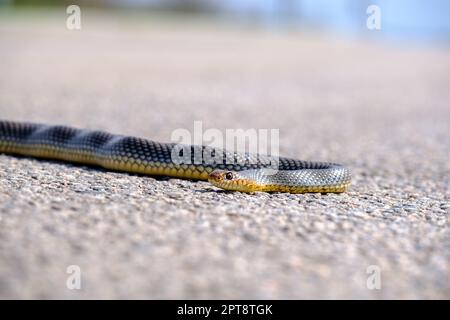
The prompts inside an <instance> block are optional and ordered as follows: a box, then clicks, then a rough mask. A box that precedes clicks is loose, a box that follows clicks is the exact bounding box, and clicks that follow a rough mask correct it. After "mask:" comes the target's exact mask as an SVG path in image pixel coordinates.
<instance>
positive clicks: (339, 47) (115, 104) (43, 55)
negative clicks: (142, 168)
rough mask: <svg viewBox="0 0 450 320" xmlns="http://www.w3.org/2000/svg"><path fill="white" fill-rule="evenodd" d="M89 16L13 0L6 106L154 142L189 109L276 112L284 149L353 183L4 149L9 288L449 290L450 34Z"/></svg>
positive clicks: (4, 20) (268, 117)
mask: <svg viewBox="0 0 450 320" xmlns="http://www.w3.org/2000/svg"><path fill="white" fill-rule="evenodd" d="M82 23H83V24H82V30H81V31H68V30H67V29H66V28H65V14H64V12H62V13H59V14H54V15H51V16H33V15H28V14H19V15H15V14H13V15H9V14H5V13H2V17H1V19H0V43H1V45H0V70H1V71H0V118H1V119H9V120H17V121H33V122H44V123H51V124H65V125H71V126H76V127H82V128H92V129H103V130H108V131H111V132H114V133H123V134H132V135H137V136H142V137H147V138H151V139H154V140H160V141H169V140H170V136H171V133H172V132H173V131H174V130H175V129H177V128H186V129H189V130H192V128H193V122H194V120H201V121H203V126H204V128H205V129H206V128H219V129H225V128H244V129H246V128H257V129H258V128H279V129H280V149H281V154H282V155H286V156H292V157H296V158H301V159H308V160H324V161H335V162H341V163H344V164H347V165H348V166H350V168H351V169H352V172H353V175H354V183H353V185H352V187H351V189H350V191H349V192H348V193H345V194H341V195H333V194H327V195H321V194H304V195H290V194H266V193H257V194H253V195H249V194H242V193H227V192H221V191H219V190H218V189H216V188H214V187H212V186H210V185H209V184H208V183H206V182H192V181H184V180H178V179H154V178H152V177H144V176H138V175H130V174H121V173H116V172H107V171H104V170H96V169H93V168H87V167H83V166H76V165H71V164H64V163H60V162H52V161H41V160H35V159H29V158H18V157H12V156H7V155H0V297H1V298H7V299H9V298H49V299H53V298H63V299H72V298H73V299H78V298H88V299H90V298H191V299H196V298H256V299H260V298H286V299H297V298H327V299H328V298H359V299H388V298H399V299H405V298H426V299H428V298H438V299H448V298H450V281H449V280H450V279H449V275H450V270H449V259H450V241H449V235H450V234H449V213H450V204H449V202H450V192H449V191H450V190H449V177H450V161H449V159H450V127H449V123H450V106H449V101H450V91H449V90H448V88H449V84H450V55H449V50H448V49H446V48H442V47H441V48H427V47H423V46H420V45H411V44H401V43H381V42H378V41H371V40H367V39H366V40H360V41H357V40H348V39H347V40H345V39H340V38H327V37H325V36H323V35H320V34H304V33H300V32H289V33H285V34H283V33H280V32H270V31H267V30H259V29H257V28H238V27H237V26H230V27H227V26H223V25H222V26H215V25H213V24H208V23H206V24H205V25H203V24H201V23H199V22H195V23H192V22H188V21H184V22H178V23H175V22H173V23H172V22H164V21H162V20H157V21H154V20H152V19H147V20H144V19H140V18H135V19H128V18H126V19H121V18H119V17H117V16H113V15H111V16H105V15H102V16H96V15H92V14H89V13H85V14H83V21H82ZM70 265H77V266H79V267H80V268H81V290H69V289H67V287H66V280H67V277H68V276H69V275H68V274H67V273H66V270H67V267H68V266H70ZM369 266H377V267H379V269H380V271H381V288H380V289H379V290H370V289H369V288H368V287H367V279H368V276H370V274H368V273H367V268H368V267H369Z"/></svg>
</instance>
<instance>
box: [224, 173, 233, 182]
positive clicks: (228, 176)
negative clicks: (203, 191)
mask: <svg viewBox="0 0 450 320" xmlns="http://www.w3.org/2000/svg"><path fill="white" fill-rule="evenodd" d="M225 179H227V180H233V173H232V172H227V173H226V174H225Z"/></svg>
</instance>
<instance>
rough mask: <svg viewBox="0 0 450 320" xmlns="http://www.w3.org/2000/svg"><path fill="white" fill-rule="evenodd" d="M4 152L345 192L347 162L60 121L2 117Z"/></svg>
mask: <svg viewBox="0 0 450 320" xmlns="http://www.w3.org/2000/svg"><path fill="white" fill-rule="evenodd" d="M0 153H3V154H7V155H19V156H25V157H34V158H40V159H51V160H59V161H65V162H71V163H76V164H82V165H87V166H97V167H102V168H104V169H107V170H112V171H120V172H128V173H136V174H142V175H151V176H167V177H174V178H182V179H190V180H205V181H209V182H210V183H211V184H212V185H214V186H216V187H218V188H221V189H224V190H231V191H240V192H245V193H254V192H258V191H260V192H287V193H306V192H314V193H316V192H320V193H341V192H345V191H346V190H347V189H348V187H349V185H350V183H351V174H350V171H349V169H348V168H347V167H345V166H343V165H340V164H336V163H329V162H316V161H303V160H296V159H291V158H285V157H273V156H272V157H271V156H268V155H260V154H255V153H247V152H241V153H240V152H236V151H230V150H229V151H227V150H225V149H221V148H214V147H212V146H205V145H182V144H178V143H161V142H156V141H152V140H148V139H143V138H139V137H133V136H126V135H117V134H111V133H108V132H104V131H98V130H86V129H77V128H73V127H68V126H61V125H46V124H36V123H28V122H14V121H3V120H0Z"/></svg>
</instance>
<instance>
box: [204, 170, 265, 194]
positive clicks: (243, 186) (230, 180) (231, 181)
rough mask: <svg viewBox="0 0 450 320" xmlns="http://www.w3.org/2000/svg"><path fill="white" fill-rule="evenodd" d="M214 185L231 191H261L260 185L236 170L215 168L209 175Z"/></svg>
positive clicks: (210, 181)
mask: <svg viewBox="0 0 450 320" xmlns="http://www.w3.org/2000/svg"><path fill="white" fill-rule="evenodd" d="M208 181H209V183H211V184H212V185H214V186H216V187H218V188H221V189H224V190H230V191H240V192H254V191H260V189H261V188H260V187H259V186H257V185H256V183H255V182H254V181H252V180H249V179H248V178H246V177H244V176H242V175H241V174H240V173H238V172H235V171H226V170H214V171H212V172H211V173H210V174H209V176H208Z"/></svg>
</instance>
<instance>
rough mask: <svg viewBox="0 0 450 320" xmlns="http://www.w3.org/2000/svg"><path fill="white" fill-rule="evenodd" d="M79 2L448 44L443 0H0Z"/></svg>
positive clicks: (16, 2) (9, 0)
mask: <svg viewBox="0 0 450 320" xmlns="http://www.w3.org/2000/svg"><path fill="white" fill-rule="evenodd" d="M70 4H77V5H79V6H82V7H83V8H98V9H100V8H101V9H114V10H123V11H131V10H139V11H140V12H148V13H150V12H151V13H165V14H173V15H177V16H182V15H190V14H201V15H205V16H209V17H211V18H214V19H218V20H225V21H232V22H233V23H237V22H239V23H251V24H257V25H259V26H263V27H265V28H271V29H278V30H286V29H304V28H310V29H313V30H322V31H326V32H332V33H339V34H345V35H347V36H366V37H368V36H371V37H372V36H373V37H375V36H376V37H381V38H383V39H390V40H408V41H425V42H430V41H433V42H435V41H436V42H448V40H449V37H450V19H449V15H450V4H449V3H448V1H445V0H430V1H427V2H424V1H421V0H410V1H408V0H398V1H392V0H361V1H354V0H334V1H333V0H318V1H314V0H263V1H258V0H243V1H240V0H224V1H211V0H209V1H208V0H184V1H183V0H127V1H124V0H93V1H87V0H86V1H58V0H47V1H45V0H44V1H42V0H1V1H0V5H2V6H3V7H5V8H9V9H14V8H27V7H28V8H38V7H47V8H48V7H55V6H63V5H65V6H68V5H70ZM369 5H377V6H379V7H382V9H383V13H382V20H383V25H382V29H383V32H379V33H373V32H369V31H370V30H368V29H367V28H365V27H364V26H365V21H366V19H367V15H366V8H368V7H369Z"/></svg>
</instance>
